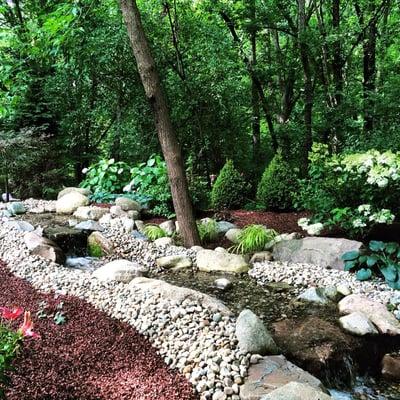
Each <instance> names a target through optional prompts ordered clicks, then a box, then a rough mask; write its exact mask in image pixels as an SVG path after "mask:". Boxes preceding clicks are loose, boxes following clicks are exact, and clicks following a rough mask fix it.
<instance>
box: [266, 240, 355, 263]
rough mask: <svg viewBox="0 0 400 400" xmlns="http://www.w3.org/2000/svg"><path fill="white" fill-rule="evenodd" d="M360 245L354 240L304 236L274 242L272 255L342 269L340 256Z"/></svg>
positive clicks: (294, 261) (288, 260) (276, 258)
mask: <svg viewBox="0 0 400 400" xmlns="http://www.w3.org/2000/svg"><path fill="white" fill-rule="evenodd" d="M362 246H363V244H362V243H361V242H357V241H355V240H348V239H336V238H325V237H306V238H303V239H298V240H297V239H295V240H282V241H280V242H279V243H276V244H275V245H274V247H273V256H274V259H275V260H277V261H285V262H291V263H304V264H313V265H318V266H320V267H324V268H334V269H338V270H343V269H344V262H343V260H342V259H341V256H342V255H343V254H344V253H346V252H348V251H351V250H360V249H361V247H362Z"/></svg>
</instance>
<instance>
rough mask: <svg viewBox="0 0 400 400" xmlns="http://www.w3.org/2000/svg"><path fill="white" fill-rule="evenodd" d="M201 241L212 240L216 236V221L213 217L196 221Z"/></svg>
mask: <svg viewBox="0 0 400 400" xmlns="http://www.w3.org/2000/svg"><path fill="white" fill-rule="evenodd" d="M197 229H198V231H199V236H200V241H201V243H208V242H212V241H214V240H216V239H217V237H218V223H217V221H215V220H214V219H211V218H210V219H207V220H206V221H201V222H198V223H197Z"/></svg>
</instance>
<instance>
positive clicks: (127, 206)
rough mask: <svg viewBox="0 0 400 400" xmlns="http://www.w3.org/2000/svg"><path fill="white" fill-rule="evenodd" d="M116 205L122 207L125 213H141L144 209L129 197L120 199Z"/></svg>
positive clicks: (116, 201)
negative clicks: (132, 211)
mask: <svg viewBox="0 0 400 400" xmlns="http://www.w3.org/2000/svg"><path fill="white" fill-rule="evenodd" d="M115 205H116V206H119V207H121V208H122V210H123V211H130V210H134V211H140V210H141V209H142V206H141V205H140V204H139V203H138V202H137V201H135V200H131V199H128V198H127V197H118V198H117V199H116V200H115Z"/></svg>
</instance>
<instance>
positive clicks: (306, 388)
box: [261, 382, 332, 400]
mask: <svg viewBox="0 0 400 400" xmlns="http://www.w3.org/2000/svg"><path fill="white" fill-rule="evenodd" d="M261 400H332V397H331V396H329V395H327V394H326V393H323V392H321V390H318V389H315V388H314V387H312V386H310V385H307V384H305V383H300V382H290V383H287V384H286V385H285V386H282V387H280V388H278V389H275V390H274V391H272V392H271V393H269V394H267V395H265V396H263V397H262V398H261Z"/></svg>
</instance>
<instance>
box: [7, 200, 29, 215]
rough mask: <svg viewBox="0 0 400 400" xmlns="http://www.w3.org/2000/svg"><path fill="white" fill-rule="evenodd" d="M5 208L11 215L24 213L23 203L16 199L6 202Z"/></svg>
mask: <svg viewBox="0 0 400 400" xmlns="http://www.w3.org/2000/svg"><path fill="white" fill-rule="evenodd" d="M7 210H8V211H9V212H10V213H11V214H12V215H19V214H25V213H26V207H25V206H24V203H21V202H20V201H16V202H13V203H7Z"/></svg>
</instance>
